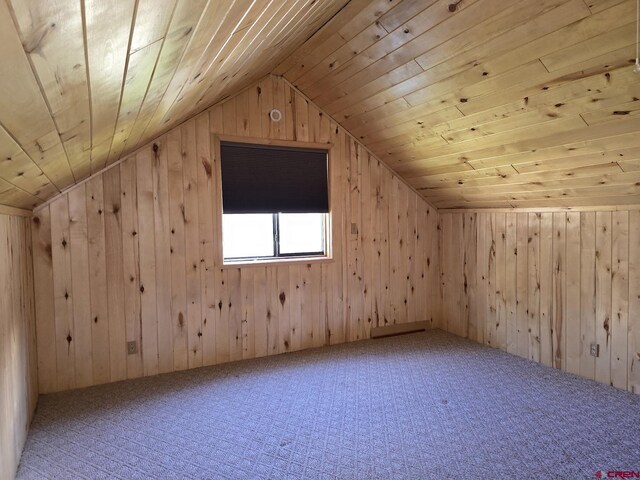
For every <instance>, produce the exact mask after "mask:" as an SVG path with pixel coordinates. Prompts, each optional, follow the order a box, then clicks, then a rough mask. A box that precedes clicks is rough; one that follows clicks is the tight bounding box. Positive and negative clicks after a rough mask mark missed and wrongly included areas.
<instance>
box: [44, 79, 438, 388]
mask: <svg viewBox="0 0 640 480" xmlns="http://www.w3.org/2000/svg"><path fill="white" fill-rule="evenodd" d="M272 108H279V109H280V110H281V111H282V112H283V114H284V118H283V120H282V121H281V122H279V123H273V122H271V121H270V120H269V117H268V112H269V111H270V110H271V109H272ZM214 133H218V134H227V135H241V136H248V137H261V138H271V139H287V140H298V141H315V142H331V143H333V144H334V145H335V147H334V149H335V152H336V154H335V155H333V158H332V165H331V174H332V178H331V188H332V192H331V202H332V208H333V212H332V214H333V241H334V244H333V247H334V250H333V254H334V260H333V261H332V262H330V263H313V264H296V265H285V266H270V267H265V266H251V267H245V268H237V267H236V268H220V265H216V263H215V262H216V259H215V255H214V252H215V249H216V248H217V247H218V246H219V244H220V241H221V240H220V232H219V231H217V229H216V228H215V226H214V225H215V224H214V212H215V211H216V207H217V205H216V202H217V201H218V200H217V199H218V194H219V192H216V191H215V181H214V178H215V175H216V173H217V171H218V168H219V164H218V159H216V158H214V156H213V153H212V134H214ZM153 144H155V145H157V151H154V149H153ZM436 215H437V214H436V211H435V210H434V209H433V208H431V207H430V206H429V205H428V204H427V203H425V202H424V201H423V200H422V199H421V198H419V196H418V195H417V194H415V193H414V192H413V191H412V190H411V189H409V188H408V187H407V186H406V185H405V184H404V183H403V182H402V181H400V180H399V179H398V178H397V177H396V176H394V175H392V174H391V172H390V171H389V170H388V169H387V168H386V167H384V166H383V165H381V163H380V161H379V160H378V159H376V158H374V157H373V156H371V155H369V154H368V152H367V151H366V150H365V149H364V148H363V147H362V146H361V145H360V144H359V143H358V142H356V141H355V140H354V139H353V138H352V137H350V136H348V135H347V134H346V132H345V131H344V130H343V129H342V128H340V127H338V126H337V125H336V124H335V123H334V122H333V121H332V120H331V119H330V118H328V117H327V116H326V115H323V114H322V113H321V112H320V111H319V110H318V109H317V108H316V107H315V106H314V105H313V104H311V103H310V102H308V101H307V100H306V99H305V98H303V96H301V95H300V94H299V93H298V92H297V91H296V90H295V89H294V88H293V87H291V86H290V85H289V84H288V83H286V82H285V81H284V80H282V79H281V78H279V77H267V78H266V79H264V80H262V81H261V82H260V83H259V84H258V85H255V86H253V87H251V88H248V89H247V90H245V91H243V92H241V93H240V94H238V95H237V96H234V97H233V98H230V99H228V100H227V101H225V102H224V103H222V104H218V105H216V106H214V107H212V108H211V109H209V110H208V111H207V112H205V113H204V114H201V115H199V116H198V117H196V118H194V119H192V120H190V121H188V122H186V123H185V124H183V125H182V126H180V127H178V128H176V129H174V130H172V131H170V132H168V133H167V134H165V135H164V136H162V137H161V138H158V139H157V140H156V141H155V142H153V143H150V144H149V145H147V146H146V147H144V148H143V149H141V150H139V151H138V152H137V153H135V154H134V155H131V156H129V157H128V158H126V159H125V160H124V161H123V162H122V163H120V164H117V165H116V166H114V167H112V168H110V169H108V170H107V171H105V172H104V173H102V174H101V175H99V176H94V177H92V178H91V179H90V180H89V181H87V182H86V183H83V184H81V185H79V186H77V187H75V188H73V189H72V190H70V191H69V192H67V193H66V194H64V195H63V196H60V197H58V198H57V199H55V200H54V201H53V202H51V203H50V204H48V205H46V206H45V207H44V208H41V209H38V210H37V211H36V213H35V219H34V220H35V221H34V223H33V237H34V262H35V274H36V276H37V277H38V279H39V282H38V284H37V288H36V301H37V304H38V307H39V308H38V318H37V329H38V360H39V383H40V389H41V391H42V392H43V393H46V392H53V391H59V390H66V389H70V388H75V387H84V386H88V385H94V384H99V383H105V382H112V381H117V380H122V379H126V378H134V377H139V376H143V375H153V374H157V373H162V372H170V371H174V370H181V369H186V368H194V367H200V366H203V365H212V364H216V363H222V362H229V361H234V360H240V359H243V358H254V357H260V356H264V355H271V354H276V353H284V352H291V351H295V350H300V349H304V348H309V347H318V346H322V345H328V344H336V343H341V342H346V341H352V340H358V339H362V338H367V337H368V336H369V332H370V330H371V327H373V326H378V325H380V326H382V325H385V324H392V323H402V322H410V321H420V320H431V321H433V315H434V311H435V307H434V302H435V301H436V300H437V281H438V278H437V277H438V275H437V271H438V270H437V257H438V255H437V248H438V246H437V234H436V228H437V217H436ZM133 340H136V341H138V344H139V352H138V354H135V355H127V351H126V342H127V341H133Z"/></svg>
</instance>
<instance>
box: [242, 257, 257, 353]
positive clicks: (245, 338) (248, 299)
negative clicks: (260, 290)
mask: <svg viewBox="0 0 640 480" xmlns="http://www.w3.org/2000/svg"><path fill="white" fill-rule="evenodd" d="M253 272H254V270H253V269H248V268H247V269H245V270H243V271H241V272H240V275H241V277H240V292H241V294H242V305H241V308H242V358H255V356H256V344H255V332H254V328H255V314H254V309H253V305H254V301H255V298H254V295H253V283H254V279H253Z"/></svg>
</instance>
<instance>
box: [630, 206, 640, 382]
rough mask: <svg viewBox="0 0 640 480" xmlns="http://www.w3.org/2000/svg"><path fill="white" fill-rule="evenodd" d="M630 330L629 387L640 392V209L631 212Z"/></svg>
mask: <svg viewBox="0 0 640 480" xmlns="http://www.w3.org/2000/svg"><path fill="white" fill-rule="evenodd" d="M628 331H629V340H628V344H627V345H628V348H629V351H628V359H627V371H628V375H627V376H628V379H627V389H628V390H629V391H630V392H633V393H638V394H640V210H634V211H631V212H629V326H628Z"/></svg>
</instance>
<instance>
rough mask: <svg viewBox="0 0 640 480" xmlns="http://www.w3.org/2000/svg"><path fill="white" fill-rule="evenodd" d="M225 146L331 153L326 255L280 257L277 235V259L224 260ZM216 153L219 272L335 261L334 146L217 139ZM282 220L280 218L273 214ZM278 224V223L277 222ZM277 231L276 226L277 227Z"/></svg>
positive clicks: (215, 211) (330, 144)
mask: <svg viewBox="0 0 640 480" xmlns="http://www.w3.org/2000/svg"><path fill="white" fill-rule="evenodd" d="M222 142H233V143H248V144H254V145H265V146H274V147H289V148H307V149H308V148H311V149H320V150H325V151H326V152H327V188H328V190H329V191H328V195H329V212H328V213H326V214H324V225H323V232H324V238H323V242H324V250H325V251H324V252H301V253H295V254H280V252H279V238H276V236H275V232H274V250H275V252H274V253H275V256H273V257H254V258H247V257H241V258H237V259H233V258H229V259H225V258H224V251H223V238H224V237H223V236H224V231H223V222H222V215H223V212H222V162H221V161H220V159H221V149H220V144H221V143H222ZM213 153H214V163H215V168H214V169H213V171H214V175H215V179H214V180H215V192H216V193H215V195H214V198H213V199H212V200H213V201H214V208H213V212H214V215H215V218H214V219H213V220H214V228H215V232H219V234H218V235H216V236H214V246H215V248H216V254H215V263H216V266H217V267H218V268H223V269H224V268H233V267H250V266H264V265H278V264H282V265H289V264H310V263H326V262H332V261H333V245H334V242H335V239H334V231H333V228H332V219H333V189H332V183H333V182H332V176H333V175H332V172H333V169H332V163H333V161H332V159H333V155H334V144H333V143H330V142H327V143H317V142H299V141H290V140H272V139H265V138H254V137H243V136H235V135H213ZM272 215H274V216H278V214H272ZM274 223H275V222H274ZM274 228H276V225H275V224H274Z"/></svg>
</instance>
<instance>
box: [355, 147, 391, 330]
mask: <svg viewBox="0 0 640 480" xmlns="http://www.w3.org/2000/svg"><path fill="white" fill-rule="evenodd" d="M349 144H350V149H349V153H350V155H349V165H348V170H347V172H348V179H349V202H348V204H347V205H348V206H347V208H348V217H347V218H348V219H349V220H348V229H347V231H348V232H349V250H348V268H349V294H348V296H347V298H348V302H349V322H348V323H347V328H348V330H347V332H348V335H347V338H348V339H349V340H359V339H360V338H361V337H360V333H361V332H362V331H363V330H364V329H363V327H362V326H361V325H362V322H363V321H364V318H363V317H364V301H363V298H362V292H363V291H364V278H363V270H362V236H361V233H362V232H363V231H364V228H365V227H364V225H363V223H362V217H361V203H360V201H361V199H360V196H361V188H362V177H361V175H360V169H361V168H362V164H363V162H362V158H361V155H362V152H361V151H360V150H359V148H358V146H357V145H356V143H355V142H353V141H351V140H350V141H349ZM398 262H399V259H398ZM396 274H398V275H399V273H398V270H396ZM396 279H397V277H396Z"/></svg>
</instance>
